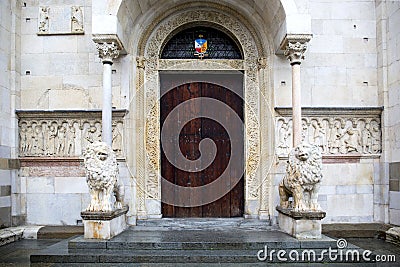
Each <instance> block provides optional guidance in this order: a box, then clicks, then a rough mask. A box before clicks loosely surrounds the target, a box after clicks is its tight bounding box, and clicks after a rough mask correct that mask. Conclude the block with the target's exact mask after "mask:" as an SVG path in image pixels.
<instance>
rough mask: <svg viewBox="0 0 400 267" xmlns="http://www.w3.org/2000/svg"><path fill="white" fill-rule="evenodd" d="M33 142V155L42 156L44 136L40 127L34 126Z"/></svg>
mask: <svg viewBox="0 0 400 267" xmlns="http://www.w3.org/2000/svg"><path fill="white" fill-rule="evenodd" d="M34 133H35V134H34V141H33V154H35V155H43V153H44V135H43V128H42V125H36V127H35V132H34Z"/></svg>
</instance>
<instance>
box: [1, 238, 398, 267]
mask: <svg viewBox="0 0 400 267" xmlns="http://www.w3.org/2000/svg"><path fill="white" fill-rule="evenodd" d="M59 241H61V240H60V239H38V240H29V239H25V240H20V241H17V242H14V243H10V244H7V245H4V246H2V247H0V266H21V267H25V266H30V263H29V257H30V255H31V254H33V253H36V252H38V251H39V250H42V249H45V248H47V247H49V246H51V245H53V244H55V243H57V242H59ZM347 241H348V242H349V243H351V244H354V245H356V246H359V247H361V248H363V249H369V250H371V251H373V253H374V254H375V253H376V254H393V255H396V262H395V263H382V264H379V265H378V266H388V267H389V266H390V267H391V266H400V247H398V246H395V245H392V244H390V243H387V242H385V241H384V240H380V239H376V238H348V239H347ZM291 265H292V264H291ZM362 265H363V264H361V265H359V266H362ZM74 266H76V265H74ZM121 266H123V265H121ZM135 266H154V265H143V264H137V265H135ZM157 266H162V267H166V266H197V265H190V264H187V263H185V264H157ZM204 266H210V267H212V266H267V264H266V263H260V265H255V264H239V265H232V264H209V263H208V264H205V265H204ZM273 266H279V265H276V264H274V265H273ZM285 266H288V265H287V264H286V265H285ZM296 266H310V265H307V264H298V265H296ZM312 266H318V265H312ZM321 266H327V265H326V264H321ZM335 266H336V265H335ZM337 266H354V264H338V265H337Z"/></svg>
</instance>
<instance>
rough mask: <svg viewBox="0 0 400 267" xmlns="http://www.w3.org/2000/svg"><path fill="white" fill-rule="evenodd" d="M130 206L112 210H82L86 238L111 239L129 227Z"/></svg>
mask: <svg viewBox="0 0 400 267" xmlns="http://www.w3.org/2000/svg"><path fill="white" fill-rule="evenodd" d="M128 210H129V208H128V206H124V207H123V208H122V209H117V210H114V211H111V212H89V211H82V212H81V217H82V219H83V227H84V238H89V239H111V238H113V237H114V236H116V235H118V234H120V233H121V232H122V231H124V230H125V229H126V228H127V224H126V213H127V212H128Z"/></svg>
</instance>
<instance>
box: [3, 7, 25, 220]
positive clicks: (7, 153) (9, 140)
mask: <svg viewBox="0 0 400 267" xmlns="http://www.w3.org/2000/svg"><path fill="white" fill-rule="evenodd" d="M19 4H20V3H19V1H11V0H5V1H1V2H0V36H1V37H0V39H1V42H0V114H1V115H0V226H10V224H12V221H13V220H12V216H16V215H18V210H17V209H15V206H14V205H13V204H14V203H15V202H18V201H19V199H18V197H16V195H15V194H14V193H15V192H16V191H17V188H16V185H15V181H16V179H17V171H16V170H15V169H13V167H12V166H9V164H8V163H9V162H10V160H13V159H14V160H15V158H16V157H17V153H16V146H17V142H16V140H17V139H16V138H17V135H16V128H17V120H16V117H15V113H14V111H15V108H16V107H18V104H19V101H20V99H19V86H20V10H19V8H18V7H19ZM15 222H16V223H18V220H17V219H16V220H15Z"/></svg>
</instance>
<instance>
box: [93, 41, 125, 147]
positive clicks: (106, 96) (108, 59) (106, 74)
mask: <svg viewBox="0 0 400 267" xmlns="http://www.w3.org/2000/svg"><path fill="white" fill-rule="evenodd" d="M96 47H97V50H98V51H99V57H100V58H101V60H102V62H103V107H102V113H101V114H102V129H101V130H102V134H101V136H102V141H103V142H105V143H107V144H108V145H109V146H111V144H112V79H111V66H112V64H113V60H114V59H115V58H117V57H118V56H119V53H120V49H119V46H118V45H117V44H115V43H114V42H111V43H97V44H96Z"/></svg>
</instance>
